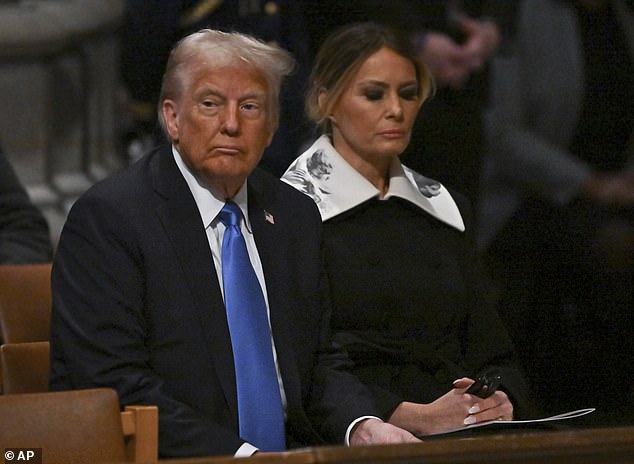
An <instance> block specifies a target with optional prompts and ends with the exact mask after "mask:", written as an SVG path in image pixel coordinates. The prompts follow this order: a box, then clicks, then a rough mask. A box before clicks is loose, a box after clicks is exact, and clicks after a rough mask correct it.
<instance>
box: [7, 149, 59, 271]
mask: <svg viewBox="0 0 634 464" xmlns="http://www.w3.org/2000/svg"><path fill="white" fill-rule="evenodd" d="M52 255H53V246H52V243H51V236H50V234H49V228H48V223H47V222H46V219H45V218H44V216H43V215H42V213H41V211H40V210H39V209H37V207H36V206H35V205H34V204H33V203H32V202H31V199H30V198H29V194H28V192H27V191H26V190H25V188H24V186H23V185H22V183H21V182H20V179H19V178H18V176H17V175H16V173H15V171H14V169H13V167H12V166H11V163H10V162H9V160H8V159H7V157H6V155H5V154H4V152H3V151H2V147H0V263H2V264H23V263H45V262H49V261H50V260H51V258H52Z"/></svg>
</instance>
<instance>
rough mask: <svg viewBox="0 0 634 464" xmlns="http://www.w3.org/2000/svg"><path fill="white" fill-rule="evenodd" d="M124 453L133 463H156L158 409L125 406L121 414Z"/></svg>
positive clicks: (154, 407) (153, 407)
mask: <svg viewBox="0 0 634 464" xmlns="http://www.w3.org/2000/svg"><path fill="white" fill-rule="evenodd" d="M121 425H122V427H123V435H124V436H125V448H126V449H125V451H126V456H127V458H128V460H130V461H133V462H144V463H156V462H158V408H157V407H156V406H126V407H125V410H124V411H122V412H121Z"/></svg>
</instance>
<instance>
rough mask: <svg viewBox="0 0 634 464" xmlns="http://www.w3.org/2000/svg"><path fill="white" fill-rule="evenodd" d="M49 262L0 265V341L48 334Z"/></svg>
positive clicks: (36, 338)
mask: <svg viewBox="0 0 634 464" xmlns="http://www.w3.org/2000/svg"><path fill="white" fill-rule="evenodd" d="M51 266H52V265H51V263H46V264H2V265H0V343H21V342H37V341H46V340H48V339H49V338H50V325H51V306H52V297H51Z"/></svg>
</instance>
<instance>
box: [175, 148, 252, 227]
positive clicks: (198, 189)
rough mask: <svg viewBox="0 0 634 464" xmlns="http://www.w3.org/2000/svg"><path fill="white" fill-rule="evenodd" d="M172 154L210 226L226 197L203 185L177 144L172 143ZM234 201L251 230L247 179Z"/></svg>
mask: <svg viewBox="0 0 634 464" xmlns="http://www.w3.org/2000/svg"><path fill="white" fill-rule="evenodd" d="M172 154H173V155H174V161H175V162H176V165H177V166H178V169H179V170H180V172H181V174H182V175H183V177H184V178H185V182H187V185H188V186H189V190H191V192H192V195H193V196H194V201H195V202H196V206H197V207H198V212H199V213H200V217H201V218H202V221H203V225H204V226H205V228H207V227H209V225H210V224H211V223H212V222H213V220H214V219H216V217H217V216H218V213H219V212H220V210H221V209H222V207H223V206H224V204H225V202H226V199H224V198H216V197H215V196H214V195H213V194H212V193H211V190H209V189H208V188H207V187H205V186H204V185H202V184H201V183H200V182H199V181H198V179H197V178H196V176H195V175H194V173H193V172H192V171H191V170H190V169H189V167H188V166H187V165H186V164H185V162H184V161H183V158H182V157H181V155H180V153H179V152H178V150H177V149H176V147H175V146H173V145H172ZM231 200H232V201H233V202H234V203H236V204H237V205H238V206H239V207H240V209H241V210H242V216H243V218H244V224H245V225H246V226H247V229H248V230H249V231H250V230H251V223H250V222H249V215H248V214H247V213H248V208H247V207H248V204H247V183H246V181H245V182H244V184H243V185H242V187H240V190H239V191H238V193H237V194H236V196H235V197H233V198H232V199H231Z"/></svg>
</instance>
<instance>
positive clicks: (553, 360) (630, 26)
mask: <svg viewBox="0 0 634 464" xmlns="http://www.w3.org/2000/svg"><path fill="white" fill-rule="evenodd" d="M495 69H496V72H495V79H494V86H493V105H492V110H491V114H490V116H491V119H490V122H491V125H490V137H489V138H490V147H489V151H488V156H487V161H486V163H485V175H484V180H483V182H482V186H483V195H482V204H481V209H480V225H479V242H480V247H481V248H482V249H483V250H485V251H486V253H487V261H488V262H489V264H490V269H492V270H493V272H494V275H495V276H496V277H497V280H498V281H499V282H500V288H501V301H500V314H501V315H502V317H503V318H504V320H505V321H506V323H507V325H508V327H509V329H510V330H511V333H512V335H513V337H514V340H515V342H516V344H517V346H518V352H519V353H520V355H521V356H522V358H523V363H524V367H525V369H526V371H527V373H528V374H530V375H531V377H532V382H533V387H534V389H535V390H536V393H537V394H538V395H540V397H541V398H543V400H544V401H546V402H547V403H549V404H551V405H558V406H560V407H563V408H566V407H569V408H570V407H585V406H597V407H598V411H597V414H595V415H593V416H589V417H590V418H595V419H600V420H601V421H602V422H603V423H607V424H610V423H615V422H626V423H634V408H633V407H632V405H633V404H634V380H633V379H634V363H632V360H631V356H632V353H633V352H634V344H633V342H632V340H633V337H632V332H633V331H634V323H633V319H634V318H633V310H634V272H633V270H634V7H633V2H631V1H625V0H576V1H566V0H534V1H530V2H525V3H524V4H523V5H522V8H521V10H520V16H519V18H518V29H517V36H516V49H515V51H514V53H513V54H512V55H510V56H509V57H507V58H504V59H500V61H499V62H498V63H496V66H495Z"/></svg>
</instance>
